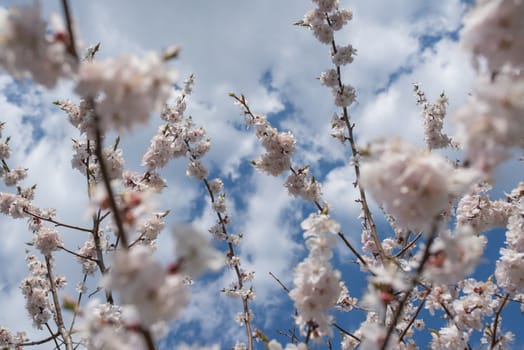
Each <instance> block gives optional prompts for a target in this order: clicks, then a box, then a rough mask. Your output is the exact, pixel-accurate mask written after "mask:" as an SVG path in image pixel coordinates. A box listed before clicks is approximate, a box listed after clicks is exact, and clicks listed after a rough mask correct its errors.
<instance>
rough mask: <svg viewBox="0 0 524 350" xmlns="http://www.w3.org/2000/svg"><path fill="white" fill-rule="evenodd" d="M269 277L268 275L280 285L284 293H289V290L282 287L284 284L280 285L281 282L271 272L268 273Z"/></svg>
mask: <svg viewBox="0 0 524 350" xmlns="http://www.w3.org/2000/svg"><path fill="white" fill-rule="evenodd" d="M269 275H270V276H271V277H273V279H274V280H275V281H277V283H278V284H280V286H281V287H282V289H284V290H285V291H286V293H289V288H288V287H286V286H285V285H284V283H282V282H281V281H280V280H279V279H278V278H277V276H275V275H274V274H273V273H272V272H271V271H269Z"/></svg>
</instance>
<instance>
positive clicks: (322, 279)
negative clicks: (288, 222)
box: [289, 214, 341, 337]
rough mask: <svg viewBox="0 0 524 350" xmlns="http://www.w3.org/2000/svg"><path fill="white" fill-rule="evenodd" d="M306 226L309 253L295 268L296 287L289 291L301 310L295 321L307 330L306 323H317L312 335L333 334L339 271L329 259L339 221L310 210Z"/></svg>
mask: <svg viewBox="0 0 524 350" xmlns="http://www.w3.org/2000/svg"><path fill="white" fill-rule="evenodd" d="M302 228H303V229H304V230H306V232H305V233H304V237H305V238H306V240H307V241H306V246H307V247H308V249H309V251H310V253H309V256H308V257H307V258H306V259H305V260H304V261H302V262H301V263H299V264H298V265H297V267H296V268H295V271H294V280H293V283H294V285H295V288H293V290H291V292H289V296H290V297H291V299H293V301H294V303H295V307H296V309H297V312H298V317H296V319H295V322H296V323H297V324H298V325H299V326H300V329H301V331H302V332H303V333H304V334H305V332H306V331H307V330H306V326H308V327H311V324H314V327H313V329H310V330H312V331H313V333H312V334H313V337H321V336H322V335H325V334H331V332H332V331H331V329H330V328H329V325H330V323H331V319H332V317H331V316H330V315H329V314H328V310H329V309H330V308H331V307H333V306H334V305H335V304H336V303H337V300H338V298H339V295H340V291H341V287H340V272H339V271H337V270H334V269H333V267H332V266H331V264H330V262H329V259H330V258H331V255H332V253H331V248H333V247H334V246H335V244H336V239H335V236H334V235H333V233H335V232H337V231H338V229H339V226H338V224H337V223H336V222H335V221H333V220H331V219H330V218H329V217H328V216H327V215H318V214H311V215H310V216H309V218H308V219H306V220H304V221H303V222H302Z"/></svg>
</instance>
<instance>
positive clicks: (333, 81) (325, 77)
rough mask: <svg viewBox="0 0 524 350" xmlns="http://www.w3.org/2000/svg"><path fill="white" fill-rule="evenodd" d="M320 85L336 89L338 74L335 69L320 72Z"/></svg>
mask: <svg viewBox="0 0 524 350" xmlns="http://www.w3.org/2000/svg"><path fill="white" fill-rule="evenodd" d="M319 80H320V84H322V85H324V86H327V87H331V88H334V87H337V86H338V73H337V71H336V70H335V69H328V70H327V71H325V72H322V74H320V77H319Z"/></svg>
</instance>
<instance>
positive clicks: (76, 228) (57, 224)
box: [23, 208, 92, 233]
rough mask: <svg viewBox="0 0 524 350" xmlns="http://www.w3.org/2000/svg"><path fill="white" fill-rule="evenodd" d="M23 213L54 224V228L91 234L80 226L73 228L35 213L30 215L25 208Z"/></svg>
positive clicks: (73, 226)
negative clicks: (58, 227)
mask: <svg viewBox="0 0 524 350" xmlns="http://www.w3.org/2000/svg"><path fill="white" fill-rule="evenodd" d="M23 211H24V213H26V214H28V215H30V216H32V217H34V218H37V219H39V220H43V221H47V222H50V223H52V224H54V225H55V226H60V227H67V228H70V229H72V230H77V231H83V232H89V233H91V232H92V231H91V230H90V229H88V228H84V227H80V226H75V225H69V224H65V223H63V222H60V221H57V220H54V219H51V218H46V217H44V216H41V215H38V214H35V213H32V212H30V211H29V210H28V209H27V208H24V209H23Z"/></svg>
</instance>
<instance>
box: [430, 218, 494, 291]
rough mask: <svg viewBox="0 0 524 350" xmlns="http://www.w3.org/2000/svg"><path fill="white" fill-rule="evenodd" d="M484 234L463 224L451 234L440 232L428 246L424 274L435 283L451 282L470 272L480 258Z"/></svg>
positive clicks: (482, 250)
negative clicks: (427, 257) (429, 253)
mask: <svg viewBox="0 0 524 350" xmlns="http://www.w3.org/2000/svg"><path fill="white" fill-rule="evenodd" d="M486 242H487V240H486V238H485V237H484V236H477V235H476V234H475V232H474V231H473V229H472V228H471V227H469V226H464V227H461V228H459V229H457V230H456V231H455V232H454V234H453V235H450V234H449V233H448V232H443V233H441V235H440V237H439V238H438V239H436V240H435V242H434V243H433V245H432V246H431V248H430V252H431V256H430V257H429V259H428V263H427V264H426V268H425V270H424V276H425V277H426V278H428V279H429V280H431V281H433V282H434V283H437V284H453V283H456V282H458V281H460V280H462V279H463V278H464V277H465V276H467V275H468V274H470V273H472V272H473V270H474V269H475V267H476V266H477V264H478V262H479V261H480V259H481V258H482V254H483V252H484V247H485V245H486Z"/></svg>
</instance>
